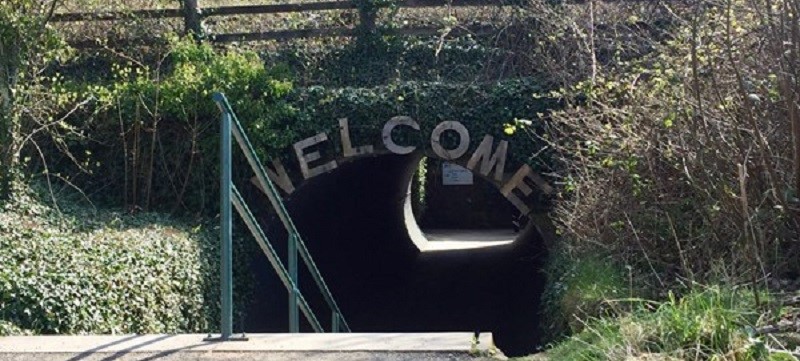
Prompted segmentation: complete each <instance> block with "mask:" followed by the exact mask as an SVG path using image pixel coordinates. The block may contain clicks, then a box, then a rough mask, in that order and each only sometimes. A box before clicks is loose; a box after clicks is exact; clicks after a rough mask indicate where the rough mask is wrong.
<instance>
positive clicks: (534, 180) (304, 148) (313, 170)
mask: <svg viewBox="0 0 800 361" xmlns="http://www.w3.org/2000/svg"><path fill="white" fill-rule="evenodd" d="M399 131H417V132H419V131H420V126H419V123H417V122H416V121H415V120H414V119H413V118H411V117H407V116H396V117H393V118H391V119H389V120H388V121H387V122H386V123H385V124H384V126H383V131H382V134H381V138H382V141H383V146H384V147H385V148H386V149H387V150H389V151H390V152H392V153H394V154H400V155H402V154H410V153H412V152H414V151H415V150H416V149H417V146H416V145H401V144H397V142H395V140H394V138H393V136H392V134H393V132H399ZM445 132H454V133H455V134H456V135H458V139H459V140H458V144H457V145H456V146H455V147H453V148H451V149H447V148H445V146H444V145H443V144H442V143H441V138H442V135H443V134H444V133H445ZM339 138H340V141H341V145H342V157H344V158H350V157H355V156H362V155H369V154H373V153H374V152H375V147H374V146H373V145H360V146H355V145H353V141H352V140H351V139H350V128H349V124H348V120H347V118H342V119H339ZM328 141H329V138H328V134H327V133H324V132H322V133H319V134H316V135H314V136H311V137H308V138H306V139H303V140H301V141H299V142H297V143H294V145H293V148H294V152H295V155H296V156H297V161H298V163H299V166H300V172H301V173H302V174H303V178H305V179H309V178H312V177H315V176H317V175H320V174H323V173H325V172H328V171H331V170H333V169H336V168H337V167H338V166H339V165H338V163H337V161H336V159H322V158H323V157H322V153H320V151H319V147H320V146H321V144H323V143H325V142H328ZM430 144H431V150H433V153H434V154H435V155H436V156H437V157H438V158H440V159H442V160H446V161H451V162H453V163H460V164H463V165H464V168H462V169H465V170H466V173H469V180H470V183H469V184H471V181H472V173H478V174H480V175H482V176H484V177H486V178H487V179H490V180H491V181H492V182H493V183H495V185H497V187H498V188H499V189H500V193H502V194H503V196H505V197H506V199H508V201H509V202H511V203H512V204H513V205H514V206H515V207H516V208H517V209H519V210H520V212H521V213H522V214H528V213H530V208H529V207H528V206H527V205H526V204H525V202H524V201H523V198H524V197H526V196H529V195H530V194H531V193H533V188H532V187H538V188H539V189H540V190H541V191H542V192H544V193H545V194H551V193H552V192H553V187H551V186H550V185H549V184H547V182H546V181H545V180H544V179H543V178H542V177H541V176H539V175H538V174H537V173H536V172H534V171H533V169H532V168H531V167H530V166H529V165H527V164H523V165H522V166H521V167H520V168H519V169H517V171H516V172H515V173H514V174H513V175H512V176H511V177H509V178H508V179H504V178H505V177H504V175H505V165H506V156H507V153H508V141H506V140H501V141H500V142H498V143H497V145H496V146H495V141H494V137H492V136H491V135H484V136H483V139H482V140H481V143H480V144H479V145H478V147H477V148H476V149H475V151H474V152H473V153H472V155H470V156H469V158H468V159H467V158H464V157H465V156H466V155H467V154H466V153H467V150H468V149H469V144H470V134H469V131H468V130H467V127H465V126H464V125H463V124H461V123H460V122H458V121H444V122H441V123H439V124H438V125H437V126H436V127H435V128H434V129H433V131H432V132H431V137H430ZM465 160H466V161H465ZM445 164H447V163H445ZM453 165H456V164H453ZM266 171H267V175H268V176H269V178H270V179H271V180H272V181H273V182H275V184H276V185H277V186H278V187H279V188H280V189H281V190H283V191H284V192H285V193H287V194H291V193H292V192H294V185H293V184H292V180H291V179H290V178H289V175H288V173H287V172H286V169H285V168H284V167H283V164H281V162H280V160H278V159H277V158H275V159H273V161H272V168H270V167H267V169H266ZM443 171H444V169H443ZM443 173H444V172H443ZM451 180H452V181H453V182H464V181H466V177H465V176H463V175H462V172H460V171H459V175H453V177H452V178H451ZM445 181H448V180H445ZM454 184H466V183H454ZM520 196H522V198H521V197H520Z"/></svg>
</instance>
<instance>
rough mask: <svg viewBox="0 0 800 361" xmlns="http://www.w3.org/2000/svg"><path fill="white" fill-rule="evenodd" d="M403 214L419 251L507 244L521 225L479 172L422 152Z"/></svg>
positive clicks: (521, 219)
mask: <svg viewBox="0 0 800 361" xmlns="http://www.w3.org/2000/svg"><path fill="white" fill-rule="evenodd" d="M403 215H404V218H405V222H406V228H407V229H408V233H409V236H410V238H411V241H412V242H413V243H414V245H415V246H416V247H417V248H418V249H419V250H420V251H421V252H435V251H449V250H459V249H476V248H487V247H498V246H507V245H509V244H511V243H512V242H513V241H514V240H515V239H516V238H517V237H518V236H519V235H520V231H521V230H522V228H523V227H524V226H525V225H526V223H525V220H524V219H523V217H521V216H520V214H519V212H517V211H516V209H515V208H514V207H513V206H512V205H511V203H509V202H508V201H507V200H506V199H505V198H504V197H503V195H502V194H501V193H500V192H499V190H498V189H497V187H495V186H494V185H493V184H491V183H490V182H487V181H486V180H484V179H483V178H482V177H480V175H479V174H477V175H476V174H474V173H473V172H472V171H471V170H469V169H466V168H464V167H461V166H459V165H457V164H454V163H450V162H447V161H443V160H438V159H429V158H427V157H422V158H421V159H420V161H419V164H418V165H417V169H416V172H415V173H414V176H413V177H412V179H411V181H410V182H409V185H408V196H407V197H406V201H405V205H404V214H403Z"/></svg>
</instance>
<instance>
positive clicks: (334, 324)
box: [331, 311, 339, 333]
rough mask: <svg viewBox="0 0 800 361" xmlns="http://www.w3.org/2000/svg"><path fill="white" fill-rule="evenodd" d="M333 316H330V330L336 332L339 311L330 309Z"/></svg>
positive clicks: (337, 329) (337, 330)
mask: <svg viewBox="0 0 800 361" xmlns="http://www.w3.org/2000/svg"><path fill="white" fill-rule="evenodd" d="M332 313H333V317H331V332H332V333H337V332H339V313H338V312H336V311H332Z"/></svg>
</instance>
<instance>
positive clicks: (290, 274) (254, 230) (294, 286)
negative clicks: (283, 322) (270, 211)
mask: <svg viewBox="0 0 800 361" xmlns="http://www.w3.org/2000/svg"><path fill="white" fill-rule="evenodd" d="M213 99H214V101H215V102H216V103H217V106H219V109H220V111H221V112H222V126H221V131H222V137H221V142H220V143H221V145H220V152H221V157H220V158H221V165H222V167H221V173H222V174H221V176H220V181H221V188H220V191H221V193H222V196H221V199H220V201H221V204H220V207H221V209H220V217H221V222H222V224H221V230H220V237H221V241H222V262H221V272H220V273H221V277H222V280H221V297H222V314H221V325H220V331H221V336H220V337H219V339H220V340H234V339H236V338H233V337H232V333H233V289H232V278H233V271H232V264H231V260H232V250H231V243H232V240H231V238H232V233H233V214H232V213H233V212H232V208H231V206H233V208H235V209H236V211H237V212H238V213H239V215H240V216H241V217H242V219H243V220H244V223H245V225H246V226H247V228H248V230H250V233H251V234H252V235H253V237H255V240H256V242H257V243H258V245H259V247H261V250H262V251H264V254H265V255H266V256H267V259H268V260H269V263H270V264H271V265H272V268H273V269H275V272H277V273H278V277H279V278H280V279H281V282H282V283H283V285H284V286H285V287H286V289H287V290H288V291H289V332H299V331H300V312H302V313H303V315H304V316H305V317H306V320H307V321H308V323H309V324H310V325H311V327H312V328H313V329H314V331H316V332H325V330H324V329H323V328H322V325H321V324H320V322H319V320H318V319H317V317H316V315H315V314H314V311H313V310H312V309H311V307H310V306H309V305H308V302H307V301H306V299H305V298H304V297H303V294H302V292H300V288H299V286H298V274H297V266H298V262H297V255H298V254H299V255H300V258H301V259H302V260H303V262H304V263H305V265H306V267H307V268H308V270H309V273H311V276H312V278H314V282H316V284H317V287H318V288H319V290H320V292H321V293H322V296H323V297H324V298H325V301H326V302H327V303H328V307H329V308H330V310H331V332H350V327H349V326H348V325H347V322H346V321H345V319H344V317H343V316H342V312H341V311H340V310H339V306H338V305H337V304H336V301H334V299H333V295H332V294H331V291H330V290H329V289H328V286H327V285H326V284H325V280H324V279H323V278H322V275H321V274H320V272H319V269H318V268H317V266H316V264H314V260H313V259H312V258H311V254H310V253H309V252H308V248H306V245H305V243H304V242H303V239H302V237H300V233H299V232H298V231H297V228H296V227H295V225H294V222H292V218H291V217H290V216H289V213H288V212H287V211H286V207H285V206H284V204H283V201H282V199H281V197H280V194H279V193H278V191H277V189H275V186H274V185H273V183H272V180H270V179H269V177H267V173H266V172H265V170H264V166H263V165H262V164H261V161H260V160H259V159H258V156H257V155H256V152H255V150H254V149H253V145H252V144H251V143H250V140H249V139H248V138H247V135H246V134H245V132H244V129H243V128H242V125H241V123H239V120H238V119H237V118H236V114H235V113H234V112H233V109H232V108H231V105H230V103H228V99H227V98H226V97H225V95H224V94H222V93H214V96H213ZM231 135H233V138H235V139H236V143H237V144H239V148H241V149H242V152H243V153H244V155H245V157H246V158H247V162H248V163H249V164H250V167H251V168H252V169H253V171H254V172H255V174H256V179H257V180H258V183H259V185H260V186H261V188H262V189H264V190H265V191H266V194H267V197H268V198H269V201H270V203H271V204H272V207H273V208H274V209H275V211H276V212H277V214H278V217H279V218H280V220H281V222H282V223H283V225H284V227H286V230H287V233H288V234H289V237H288V242H289V244H288V252H289V255H288V259H287V263H288V269H287V268H286V267H284V265H283V262H281V259H280V257H279V256H278V254H277V252H275V249H274V248H273V247H272V245H271V244H270V242H269V239H268V238H267V236H266V235H265V234H264V232H263V231H262V230H261V227H260V226H259V224H258V221H257V220H256V218H255V217H254V216H253V213H252V212H251V211H250V209H249V208H248V207H247V204H246V203H245V201H244V199H243V198H242V196H241V194H240V193H239V191H238V190H237V189H236V186H234V185H233V181H232V179H231V165H232V160H231V159H232V152H233V150H232V144H231V143H232V139H231Z"/></svg>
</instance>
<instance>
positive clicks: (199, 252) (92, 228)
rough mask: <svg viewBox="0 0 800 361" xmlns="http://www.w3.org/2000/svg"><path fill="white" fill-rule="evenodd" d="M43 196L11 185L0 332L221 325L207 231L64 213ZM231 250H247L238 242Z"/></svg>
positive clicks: (81, 208) (160, 219) (113, 215)
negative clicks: (11, 196) (12, 188)
mask: <svg viewBox="0 0 800 361" xmlns="http://www.w3.org/2000/svg"><path fill="white" fill-rule="evenodd" d="M44 194H46V191H45V190H43V189H42V190H40V191H38V192H35V191H33V190H31V189H28V188H17V189H15V192H14V196H13V199H11V200H10V201H9V202H7V203H6V204H5V205H4V206H3V208H0V264H2V265H3V266H2V267H0V335H2V334H18V333H29V332H30V333H45V334H53V333H62V334H75V333H117V334H119V333H173V332H196V333H202V332H212V331H213V330H216V329H217V328H218V322H219V306H218V304H219V303H218V299H219V286H218V284H219V283H218V282H219V280H218V276H217V274H218V269H219V247H218V244H219V242H218V237H217V233H216V232H215V231H214V228H215V227H213V225H209V224H203V223H197V222H192V223H189V222H182V221H178V220H175V219H171V218H170V217H167V216H164V215H159V214H140V215H138V216H131V215H128V214H125V213H123V212H115V211H96V212H95V211H92V209H91V208H90V207H86V206H85V205H79V204H77V203H72V202H70V201H66V200H64V199H61V202H59V204H60V206H61V210H62V211H63V213H61V212H60V211H58V210H57V209H55V208H54V207H53V206H52V205H48V204H47V203H46V202H42V201H41V199H42V197H43V196H44ZM45 197H46V196H45ZM235 248H236V251H237V252H239V253H241V252H243V250H242V242H238V241H237V242H236V247H235ZM245 262H247V258H245V257H237V258H236V263H237V264H236V266H238V267H236V269H237V272H236V277H235V278H236V284H235V288H236V306H237V307H236V308H237V312H238V313H241V312H243V310H244V305H245V304H246V300H247V297H248V292H249V288H248V287H249V285H250V284H252V282H251V278H250V276H249V275H248V274H247V273H246V271H244V270H245V267H244V266H245V265H246V263H245ZM237 321H238V319H237Z"/></svg>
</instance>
